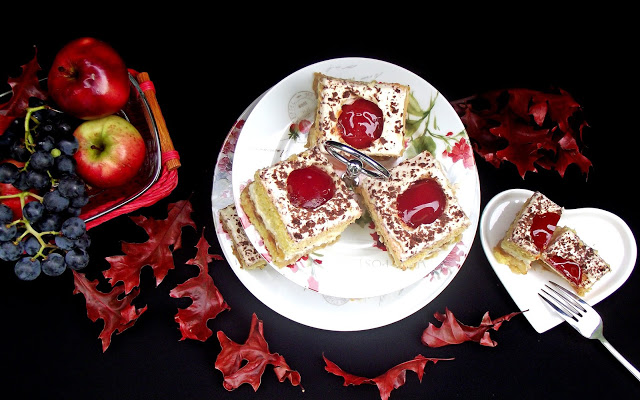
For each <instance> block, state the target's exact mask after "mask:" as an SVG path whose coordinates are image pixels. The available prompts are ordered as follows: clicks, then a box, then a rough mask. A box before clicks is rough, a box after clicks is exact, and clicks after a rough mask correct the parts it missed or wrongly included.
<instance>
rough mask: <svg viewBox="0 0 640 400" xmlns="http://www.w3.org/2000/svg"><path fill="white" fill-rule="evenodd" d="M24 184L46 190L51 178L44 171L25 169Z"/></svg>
mask: <svg viewBox="0 0 640 400" xmlns="http://www.w3.org/2000/svg"><path fill="white" fill-rule="evenodd" d="M26 184H27V185H29V187H30V188H34V189H36V190H46V189H48V188H49V187H50V186H51V179H49V176H48V175H47V173H46V172H44V171H34V170H29V171H27V180H26Z"/></svg>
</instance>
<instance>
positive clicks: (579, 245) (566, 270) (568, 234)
mask: <svg viewBox="0 0 640 400" xmlns="http://www.w3.org/2000/svg"><path fill="white" fill-rule="evenodd" d="M540 262H541V263H542V264H543V265H544V266H545V267H547V268H548V269H550V270H552V271H554V272H556V273H557V274H558V275H560V276H561V277H563V278H564V279H565V280H566V281H567V282H569V284H570V285H571V287H573V289H574V290H575V291H576V293H578V295H580V296H584V295H585V294H586V293H587V292H588V291H589V290H591V287H592V286H593V284H594V283H596V282H597V281H598V280H599V279H600V278H602V277H603V276H604V275H605V274H607V273H608V272H610V271H611V267H610V266H609V264H607V262H605V261H604V260H603V259H602V257H600V255H599V254H598V252H597V251H596V250H595V249H593V248H592V247H590V246H588V245H586V244H585V243H584V242H583V241H582V240H581V239H580V237H579V236H578V234H577V233H576V232H575V231H574V230H573V229H571V228H567V227H564V226H563V227H558V228H557V229H556V230H555V232H554V233H553V236H552V237H551V240H550V241H549V244H548V245H547V247H546V248H545V250H544V251H542V254H541V255H540Z"/></svg>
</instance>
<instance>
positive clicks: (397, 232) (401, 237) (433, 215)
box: [357, 151, 470, 270]
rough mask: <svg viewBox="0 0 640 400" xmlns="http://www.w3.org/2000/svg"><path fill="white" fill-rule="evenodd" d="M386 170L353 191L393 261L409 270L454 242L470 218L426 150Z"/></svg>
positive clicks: (434, 160)
mask: <svg viewBox="0 0 640 400" xmlns="http://www.w3.org/2000/svg"><path fill="white" fill-rule="evenodd" d="M389 173H390V178H389V179H376V178H372V177H364V178H363V179H362V181H361V183H360V185H359V186H358V188H357V190H358V193H359V194H360V195H361V197H362V201H363V203H364V205H365V207H366V209H367V210H368V212H369V214H370V216H371V219H372V220H373V222H374V225H375V229H376V231H377V233H378V236H379V237H380V240H381V241H382V242H383V243H384V245H385V247H386V248H387V251H388V253H389V256H390V258H391V261H392V262H393V265H394V266H395V267H397V268H400V269H403V270H406V269H411V268H414V267H416V265H417V263H418V262H419V261H421V260H424V259H426V258H429V257H433V256H434V255H436V254H437V253H438V252H440V251H441V250H442V249H444V248H445V247H447V246H448V245H450V244H452V243H455V242H457V241H459V240H460V237H461V235H462V233H463V232H464V230H465V229H466V228H467V227H468V226H469V224H470V220H469V218H468V217H467V215H466V214H465V212H464V210H463V209H462V207H460V204H459V202H458V200H457V198H456V196H455V194H454V191H453V189H452V188H451V186H450V184H449V180H448V179H447V177H446V176H445V174H444V172H443V171H442V169H441V167H440V164H439V162H438V161H437V160H436V159H435V157H433V156H432V155H431V153H429V152H428V151H424V152H422V153H420V154H418V155H416V156H415V157H413V158H411V159H407V160H404V161H402V162H401V163H399V164H398V165H396V166H395V167H393V168H392V169H390V170H389Z"/></svg>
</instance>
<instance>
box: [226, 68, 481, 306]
mask: <svg viewBox="0 0 640 400" xmlns="http://www.w3.org/2000/svg"><path fill="white" fill-rule="evenodd" d="M315 72H322V73H324V74H326V75H330V76H335V77H341V78H349V79H356V80H363V81H371V80H377V81H380V82H398V83H402V84H405V85H409V86H410V87H411V95H412V99H411V100H412V101H411V106H410V115H409V117H410V120H412V119H413V120H419V121H420V125H419V128H418V129H417V130H416V131H415V133H414V134H413V136H412V137H410V138H409V139H410V140H409V141H408V147H407V149H406V151H405V157H411V156H413V155H415V154H416V153H418V152H420V151H421V150H422V149H424V148H425V144H427V145H431V146H433V148H432V150H433V151H432V153H433V154H434V155H435V156H436V158H437V159H438V160H439V161H440V163H441V164H442V167H443V169H444V170H445V174H446V175H447V177H448V178H449V180H450V182H451V183H452V184H453V185H454V187H455V189H456V194H457V196H458V199H459V201H460V203H461V204H460V205H461V206H462V208H463V209H464V211H465V212H466V213H467V215H468V216H469V218H470V219H471V221H472V223H471V226H470V227H469V228H468V229H467V230H466V231H465V232H464V234H463V237H462V239H461V241H460V243H458V244H457V247H458V248H461V249H463V251H464V253H465V257H466V254H467V252H468V250H469V249H470V247H471V244H472V242H473V239H474V237H475V233H476V228H477V222H478V219H479V207H480V189H479V182H478V173H477V169H476V165H475V161H474V158H473V151H472V149H471V146H470V144H469V139H468V136H467V134H466V131H465V130H464V125H463V124H462V122H461V121H460V118H459V117H458V115H457V114H456V113H455V111H454V110H453V108H452V106H451V105H450V103H449V102H448V101H447V100H446V99H445V98H444V97H443V96H442V95H441V94H440V93H439V92H438V91H436V90H435V89H434V88H433V87H432V86H431V85H430V84H429V83H427V82H426V81H425V80H424V79H422V78H421V77H419V76H418V75H416V74H414V73H412V72H409V71H407V70H406V69H403V68H401V67H398V66H396V65H393V64H390V63H387V62H383V61H379V60H373V59H367V58H341V59H334V60H328V61H323V62H319V63H316V64H313V65H310V66H308V67H305V68H303V69H300V70H298V71H296V72H295V73H293V74H291V75H289V76H288V77H286V78H285V79H283V80H282V81H280V82H279V83H277V84H276V85H275V86H273V87H272V88H271V89H270V90H269V91H268V92H267V93H266V94H265V95H264V97H263V98H262V99H261V100H259V101H258V103H257V104H256V106H255V108H254V109H253V111H252V112H251V114H250V115H249V117H248V119H247V121H246V122H245V124H244V127H243V130H242V135H241V136H240V137H239V139H238V142H237V144H236V149H235V156H234V160H233V170H232V187H233V195H234V198H235V201H236V205H237V208H238V209H239V210H240V211H239V213H241V212H242V211H241V210H242V207H241V206H240V202H239V198H240V193H241V191H242V189H243V188H244V187H245V186H246V185H247V184H248V183H250V182H251V181H252V180H253V176H254V173H255V172H256V171H257V170H258V169H261V168H264V167H268V166H270V165H273V164H274V163H276V162H278V161H281V160H284V159H286V158H288V157H289V156H290V155H292V154H297V153H299V152H302V151H304V150H305V143H306V134H305V133H304V132H302V133H300V134H299V136H298V137H297V138H292V137H291V134H290V132H291V126H292V124H293V125H294V126H300V125H301V121H305V122H303V125H304V126H308V125H309V124H310V123H312V122H313V120H314V114H315V108H316V100H315V96H314V93H313V91H312V82H313V74H314V73H315ZM419 118H422V119H419ZM398 161H400V160H398ZM389 167H391V165H389ZM241 217H242V216H241ZM243 220H245V218H243ZM245 231H246V232H247V235H248V237H249V239H250V241H251V242H252V243H253V245H254V246H255V247H256V249H258V251H259V252H260V253H261V254H262V255H263V256H264V257H265V259H267V260H269V259H270V258H269V256H268V251H267V250H266V248H265V246H264V242H263V240H262V238H261V237H260V236H259V235H258V233H257V231H256V229H255V227H253V226H252V225H248V226H245ZM452 247H453V246H450V247H449V248H447V249H444V250H443V251H442V252H440V253H439V254H438V255H436V256H435V257H432V258H430V259H428V260H425V261H421V262H420V263H419V264H418V266H417V267H416V268H414V269H412V270H406V271H403V270H400V269H399V268H395V267H394V266H393V265H392V264H391V260H390V258H389V256H388V254H387V252H386V250H384V248H383V247H382V246H379V245H378V241H377V236H376V235H375V231H374V230H373V228H372V225H371V224H369V223H360V224H358V223H355V224H352V225H351V226H349V227H348V228H347V229H346V230H345V231H344V232H343V233H342V235H341V237H340V239H339V240H338V241H337V242H335V243H334V244H332V245H331V246H328V247H326V248H324V249H322V251H319V252H317V253H312V254H311V255H310V256H309V257H308V258H307V257H305V258H304V259H301V260H299V261H298V262H296V263H294V264H292V265H290V266H289V267H284V268H278V267H275V266H272V267H273V268H275V269H276V271H278V272H279V273H280V274H282V275H284V276H285V277H287V278H288V279H290V280H291V281H292V282H295V283H297V284H298V285H300V286H302V287H305V288H309V289H312V290H315V291H317V292H319V293H322V294H326V295H329V296H334V297H342V298H366V297H373V296H380V295H384V294H388V293H392V292H395V291H398V290H400V289H402V288H405V287H408V286H410V285H411V284H413V283H416V282H417V281H419V280H420V279H422V278H424V277H425V276H427V275H428V274H429V273H430V272H431V271H433V270H434V269H435V268H436V267H437V266H438V265H439V264H440V263H441V262H442V261H443V260H444V259H445V257H446V256H447V254H448V253H449V251H450V250H451V248H452ZM269 265H271V264H269Z"/></svg>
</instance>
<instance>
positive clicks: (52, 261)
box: [42, 253, 67, 276]
mask: <svg viewBox="0 0 640 400" xmlns="http://www.w3.org/2000/svg"><path fill="white" fill-rule="evenodd" d="M66 269H67V265H66V262H65V259H64V256H63V255H62V254H60V253H50V254H49V255H48V256H47V257H46V258H45V259H44V260H43V261H42V272H44V274H45V275H48V276H59V275H62V273H63V272H64V271H65V270H66Z"/></svg>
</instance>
